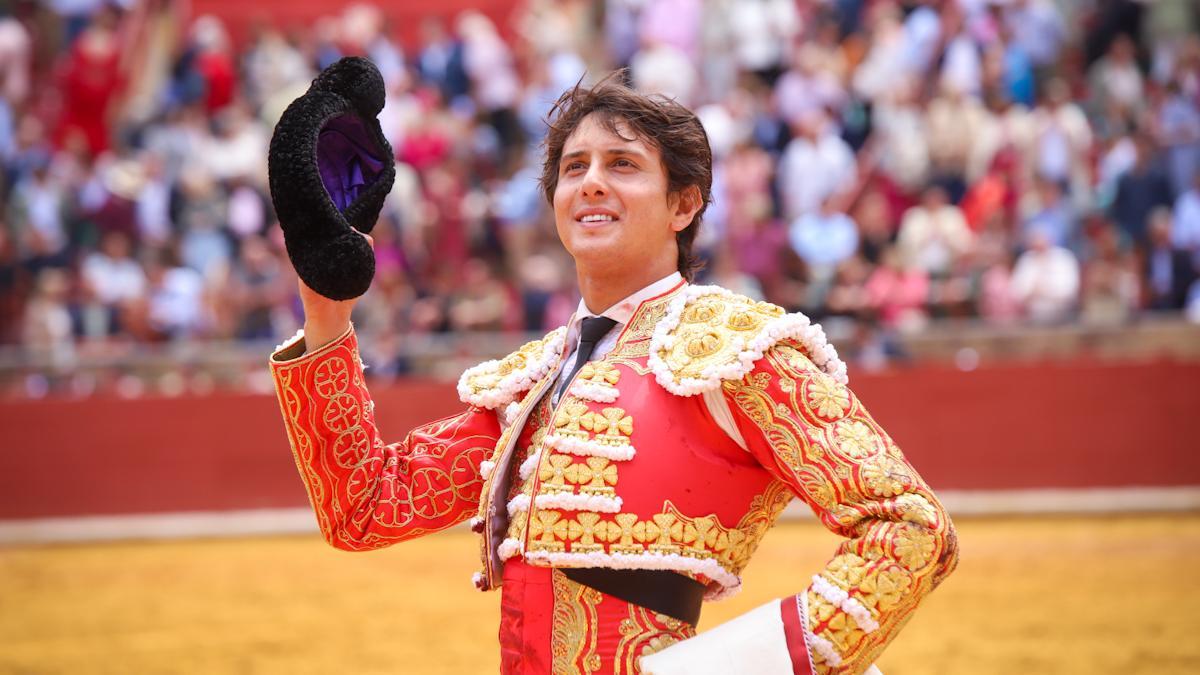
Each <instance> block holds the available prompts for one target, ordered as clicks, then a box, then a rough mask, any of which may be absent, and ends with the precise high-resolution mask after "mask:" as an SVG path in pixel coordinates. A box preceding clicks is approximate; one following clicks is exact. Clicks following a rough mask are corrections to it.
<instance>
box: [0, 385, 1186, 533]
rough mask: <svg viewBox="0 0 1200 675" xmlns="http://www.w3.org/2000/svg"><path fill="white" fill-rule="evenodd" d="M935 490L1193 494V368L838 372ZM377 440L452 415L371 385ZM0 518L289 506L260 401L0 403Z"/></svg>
mask: <svg viewBox="0 0 1200 675" xmlns="http://www.w3.org/2000/svg"><path fill="white" fill-rule="evenodd" d="M851 383H852V385H853V388H854V390H855V392H856V393H857V394H858V395H859V397H860V398H861V399H862V400H863V401H864V402H865V403H866V405H867V407H868V408H869V409H870V410H871V411H872V413H873V414H874V415H875V417H876V419H878V420H879V422H880V423H881V424H882V425H883V426H884V427H885V428H887V429H888V431H889V433H891V435H892V436H893V437H894V438H895V439H896V441H897V442H898V443H899V444H900V446H901V447H902V448H904V450H905V453H906V454H907V455H908V457H909V458H910V459H911V460H912V462H913V463H914V464H915V465H916V466H917V468H918V469H919V470H920V472H921V473H922V474H923V475H924V476H925V478H926V479H927V480H928V481H929V482H930V483H931V484H932V485H933V486H934V487H935V488H942V489H1014V488H1041V487H1046V488H1063V487H1067V488H1071V487H1113V486H1172V485H1200V364H1195V363H1190V364H1178V363H1166V362H1159V363H1148V364H1122V365H1113V364H1088V363H1073V364H1052V365H1045V366H1037V367H1034V366H1004V367H991V368H986V369H981V370H977V371H975V372H971V373H962V372H958V371H954V370H940V369H920V370H902V371H897V372H894V373H889V374H877V375H865V374H863V375H855V374H853V373H852V374H851ZM375 399H376V404H377V410H378V412H379V419H380V420H381V423H382V425H383V432H384V437H385V438H386V439H389V440H399V439H400V438H401V437H402V435H403V433H404V432H406V431H407V429H408V428H409V427H410V426H411V425H413V424H415V423H419V422H422V421H426V420H430V419H434V418H436V417H439V416H442V415H444V414H446V413H448V412H453V411H454V410H456V409H457V408H458V406H459V404H458V402H457V400H456V397H455V394H454V391H453V387H452V386H450V385H447V384H443V383H436V384H435V383H429V382H419V381H410V382H405V383H402V384H397V385H393V386H391V387H377V390H376V391H375ZM0 430H2V431H0V437H2V440H0V519H9V518H30V517H45V516H67V515H82V514H117V513H148V512H161V511H191V510H222V509H244V508H265V507H284V506H302V505H305V504H307V501H306V498H305V495H304V490H303V488H302V487H301V484H300V480H299V478H298V477H297V475H296V469H295V466H294V464H293V462H292V458H291V453H290V452H289V450H288V445H287V438H286V435H285V434H284V431H283V425H282V422H281V420H280V413H279V407H278V405H277V403H276V402H275V399H274V397H273V396H259V395H228V394H227V395H217V396H211V397H206V398H176V399H142V400H138V401H122V400H115V399H91V400H86V401H43V402H27V403H5V404H3V405H0Z"/></svg>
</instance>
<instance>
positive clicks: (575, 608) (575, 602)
mask: <svg viewBox="0 0 1200 675" xmlns="http://www.w3.org/2000/svg"><path fill="white" fill-rule="evenodd" d="M551 584H552V586H553V592H554V611H553V613H552V614H551V621H552V624H551V629H550V657H551V669H552V670H551V672H552V673H553V675H588V674H589V673H594V672H596V671H597V670H600V655H599V654H597V653H596V639H597V636H598V634H599V621H598V619H597V609H596V607H597V606H598V605H599V604H600V603H601V602H602V601H603V600H604V596H602V595H601V594H600V592H599V591H597V590H595V589H593V588H588V587H587V586H584V585H582V584H578V583H576V582H574V581H571V580H570V579H568V578H567V576H566V575H565V574H563V573H562V572H560V571H559V570H551Z"/></svg>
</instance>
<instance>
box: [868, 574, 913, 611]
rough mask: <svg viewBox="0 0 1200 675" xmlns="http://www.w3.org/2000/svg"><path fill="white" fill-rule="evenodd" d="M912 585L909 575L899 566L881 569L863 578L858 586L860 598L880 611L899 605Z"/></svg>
mask: <svg viewBox="0 0 1200 675" xmlns="http://www.w3.org/2000/svg"><path fill="white" fill-rule="evenodd" d="M910 586H911V583H910V581H909V575H908V573H907V572H905V571H904V570H902V569H900V568H897V567H886V568H883V569H879V570H877V571H875V572H874V573H872V574H870V575H868V576H867V578H866V579H863V581H862V583H861V584H860V585H859V587H858V593H859V595H858V599H859V601H861V602H862V603H863V604H864V605H866V606H868V607H870V608H872V609H875V610H877V611H880V612H886V611H889V610H891V609H892V608H894V607H896V606H898V605H899V604H900V601H901V600H903V599H904V596H905V595H906V594H907V593H908V589H909V587H910Z"/></svg>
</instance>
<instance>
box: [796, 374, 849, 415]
mask: <svg viewBox="0 0 1200 675" xmlns="http://www.w3.org/2000/svg"><path fill="white" fill-rule="evenodd" d="M806 393H807V396H806V398H805V400H806V401H807V403H808V408H809V410H812V411H813V412H815V413H816V414H817V415H818V416H820V417H823V418H825V419H828V420H833V419H838V418H840V417H841V416H842V415H845V414H846V411H847V410H849V409H850V395H849V394H848V393H847V391H846V388H845V387H844V386H842V385H840V384H838V383H837V382H836V381H835V380H834V379H833V378H832V377H829V376H828V375H825V374H814V375H813V377H812V378H811V379H809V381H808V384H807V392H806Z"/></svg>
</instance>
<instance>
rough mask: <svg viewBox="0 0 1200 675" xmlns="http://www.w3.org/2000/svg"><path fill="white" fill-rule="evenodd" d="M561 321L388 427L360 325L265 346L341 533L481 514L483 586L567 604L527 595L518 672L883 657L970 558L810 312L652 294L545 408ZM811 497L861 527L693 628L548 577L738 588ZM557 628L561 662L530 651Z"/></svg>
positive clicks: (727, 296) (302, 456)
mask: <svg viewBox="0 0 1200 675" xmlns="http://www.w3.org/2000/svg"><path fill="white" fill-rule="evenodd" d="M565 333H566V331H565V329H562V328H560V329H558V330H556V331H554V332H551V333H550V334H549V335H547V336H546V337H544V338H543V339H541V340H538V341H535V342H531V343H529V344H526V345H525V346H523V347H522V348H521V349H519V350H518V351H516V352H514V353H513V354H510V355H509V356H507V357H505V358H503V359H500V360H497V361H489V362H486V363H483V364H480V365H479V366H476V367H474V368H472V369H470V370H468V371H467V372H466V373H464V374H463V376H462V378H461V379H460V381H459V385H458V390H459V394H460V397H461V398H462V400H463V402H464V403H466V404H467V406H468V407H467V409H466V410H465V411H464V412H462V413H459V414H458V415H454V416H452V417H448V418H445V419H442V420H438V421H436V422H432V423H430V424H427V425H424V426H422V427H419V428H417V429H414V430H413V431H412V432H410V433H409V435H408V437H407V438H406V439H405V440H404V441H402V442H400V443H394V444H390V445H389V444H385V443H384V442H383V441H382V440H381V439H380V438H379V435H378V433H377V431H376V427H375V420H374V405H373V403H372V401H371V398H370V396H369V394H368V392H367V389H366V387H365V385H364V383H363V371H362V362H361V360H360V358H359V355H358V350H357V343H356V338H355V335H354V333H353V330H352V329H351V330H350V331H348V332H347V333H346V334H345V335H344V336H342V337H341V338H340V339H338V340H336V341H334V342H332V343H330V344H328V345H326V346H324V347H322V348H320V349H317V350H315V351H313V352H311V353H307V354H304V353H303V342H302V341H301V340H298V339H297V340H294V341H292V342H291V343H285V345H284V346H282V347H281V348H280V349H279V350H278V351H276V353H275V354H274V355H273V357H272V359H271V369H272V373H273V374H274V377H275V382H276V388H277V392H278V396H279V401H280V405H281V408H282V411H283V417H284V421H285V424H286V427H287V431H288V436H289V439H290V441H291V446H292V450H293V453H294V455H295V459H296V464H297V467H298V469H299V471H300V475H301V477H302V478H303V479H304V483H305V485H306V487H307V489H308V493H309V497H310V499H311V501H312V504H313V507H314V510H315V511H316V514H317V520H318V523H319V525H320V528H321V532H322V533H323V534H324V536H325V538H326V539H327V540H328V541H329V543H330V544H332V545H334V546H336V547H338V548H343V549H347V550H366V549H374V548H379V547H382V546H387V545H390V544H393V543H396V542H400V541H404V540H406V539H411V538H413V537H417V536H420V535H423V534H426V533H429V532H434V531H437V530H441V529H444V528H447V527H450V526H452V525H454V524H456V523H459V522H461V521H463V520H467V519H471V522H472V526H473V529H475V531H477V532H479V533H480V535H481V536H480V542H481V560H482V570H481V571H480V572H479V573H478V574H477V575H476V579H475V582H476V585H477V586H478V587H480V588H481V589H484V590H486V589H491V588H497V587H503V588H504V590H505V592H506V594H507V593H509V591H510V587H512V588H516V587H517V586H518V584H519V585H520V588H521V589H522V593H523V594H524V595H523V596H522V597H523V600H521V599H518V598H517V597H516V593H515V591H514V592H513V598H512V602H511V603H510V602H508V598H507V597H506V601H505V602H504V603H502V604H504V606H505V607H506V609H505V610H504V613H505V615H506V617H507V616H508V613H509V611H510V610H511V611H512V612H516V613H517V614H520V613H521V611H522V610H521V609H520V608H519V607H516V605H518V604H520V603H521V602H524V603H525V604H528V603H529V602H531V601H530V598H532V597H535V596H536V597H544V598H545V602H547V603H550V604H552V605H553V607H552V609H549V610H547V611H545V612H540V613H538V614H537V615H536V617H534V616H533V615H531V614H529V613H528V612H525V613H524V614H520V615H521V616H522V617H524V618H523V619H521V620H520V621H521V622H523V623H522V625H524V626H525V628H524V630H526V631H529V630H533V628H531V626H532V627H537V626H540V627H541V628H538V630H542V629H544V631H543V632H544V633H545V635H544V638H545V639H544V641H543V639H542V638H541V637H535V638H530V637H529V636H528V635H525V636H524V637H518V636H516V635H517V634H516V633H514V632H512V631H511V630H509V631H508V632H506V630H507V629H505V628H503V627H502V632H501V637H502V642H504V641H505V640H506V638H505V636H506V635H508V636H509V637H508V638H507V640H508V641H510V642H518V641H519V642H521V645H520V646H519V648H518V647H514V646H513V645H508V648H509V649H510V651H511V652H512V653H513V654H515V656H511V659H513V660H512V662H511V664H509V661H508V660H507V659H508V657H505V659H502V661H504V664H509V665H505V666H504V667H503V669H504V670H505V671H506V672H547V671H552V672H556V673H557V672H587V673H597V672H605V673H609V672H653V673H667V674H669V673H704V672H711V673H727V672H746V673H773V672H779V673H793V672H796V673H801V672H804V673H807V672H812V673H860V672H865V671H866V670H867V669H868V668H870V667H871V664H872V663H873V661H874V660H875V658H876V657H877V656H878V655H879V653H880V652H881V651H882V650H883V648H884V647H885V645H887V643H888V642H889V641H890V640H891V639H892V638H893V637H895V635H896V634H897V632H898V631H899V630H900V628H901V627H902V626H903V625H904V623H905V622H906V621H907V620H908V619H909V617H910V616H911V615H912V613H913V611H914V610H915V609H916V607H917V605H918V603H919V602H920V601H921V599H922V598H924V596H925V595H926V594H927V593H929V592H930V591H931V590H932V589H933V588H934V587H936V586H937V585H938V584H939V583H940V582H941V580H942V579H943V578H944V577H945V576H946V575H947V574H948V573H949V572H950V571H951V570H952V569H953V568H954V566H955V563H956V560H957V548H956V542H955V534H954V529H953V526H952V524H951V522H950V520H949V518H948V516H947V514H946V512H945V510H944V509H943V508H942V506H941V504H940V503H939V502H938V500H937V498H936V497H935V496H934V494H933V493H932V492H931V491H930V489H929V488H928V486H927V485H926V484H925V483H924V482H923V481H922V480H921V478H920V477H919V476H918V475H917V473H916V471H914V470H913V468H912V467H911V466H910V465H909V464H908V462H907V461H906V460H905V458H904V456H903V454H902V453H901V452H900V449H899V448H898V447H897V446H896V444H895V443H893V442H892V440H891V439H890V438H889V437H888V436H887V434H886V433H885V432H884V431H883V430H882V429H881V428H880V427H879V425H877V424H876V423H875V421H874V420H873V419H871V417H870V415H869V414H868V413H867V411H866V410H865V409H864V408H863V406H862V405H861V404H860V403H859V401H858V400H857V399H856V398H855V396H854V394H853V393H852V392H851V391H850V390H849V389H848V388H847V387H846V375H845V366H844V365H843V364H842V363H841V361H839V360H838V358H837V355H836V353H835V352H834V350H833V348H832V346H831V345H829V344H827V343H826V341H825V338H824V335H823V333H822V332H821V330H820V328H819V327H818V326H816V325H812V324H810V323H809V321H808V319H807V318H806V317H804V316H802V315H799V314H786V313H785V312H784V311H783V310H782V309H780V308H778V307H776V306H773V305H770V304H767V303H761V302H754V301H752V300H749V299H747V298H744V297H741V296H737V295H735V294H733V293H730V292H729V291H726V290H724V289H721V288H717V287H704V286H689V285H686V284H682V283H681V284H679V285H678V286H676V287H675V288H674V289H672V290H670V291H669V292H667V293H665V294H663V295H660V296H658V297H654V298H650V299H649V300H646V301H644V302H642V303H641V304H640V305H639V306H638V308H637V310H636V311H635V312H634V314H633V316H632V318H631V319H630V320H629V322H628V323H627V324H626V325H625V326H624V329H623V330H622V332H621V334H620V336H619V338H618V339H617V343H616V346H615V347H614V348H613V349H612V350H611V351H609V352H608V353H607V354H606V355H604V356H603V357H602V358H599V359H597V360H594V361H592V362H590V363H588V364H587V365H585V366H584V367H583V368H582V369H581V370H580V371H579V372H578V374H577V375H576V376H575V377H574V379H573V380H572V382H571V383H570V386H569V388H568V389H567V390H566V393H565V394H564V395H563V396H562V397H561V399H560V400H558V401H557V403H556V404H554V405H550V403H549V401H550V400H551V399H550V397H548V396H545V395H544V394H545V393H546V392H547V391H548V390H549V389H550V388H551V387H552V385H553V383H554V382H555V377H556V375H557V373H558V372H559V371H560V369H561V368H562V366H563V363H562V362H563V360H564V357H565V355H566V352H567V351H569V350H567V349H566V346H565V342H566V339H565V338H566V335H565ZM301 354H302V355H301ZM714 406H717V408H716V409H720V410H723V411H725V414H723V417H724V423H723V424H722V423H719V422H718V421H717V419H716V416H715V415H714V414H713V410H714ZM796 497H798V498H800V499H801V500H803V501H804V502H805V503H806V504H807V505H808V506H809V507H810V508H811V509H812V510H813V512H814V513H815V514H816V515H817V517H818V519H819V520H820V522H821V523H822V524H823V525H824V526H825V527H827V528H828V529H829V530H831V531H833V532H835V533H837V534H839V535H841V536H842V537H844V538H845V541H844V542H843V543H842V544H841V545H840V546H839V547H838V549H837V551H835V553H834V555H833V556H832V558H831V559H830V560H829V562H828V564H827V565H826V567H825V568H824V569H823V570H820V571H818V573H817V574H814V575H813V576H812V577H811V579H810V580H809V581H808V582H807V583H805V584H804V588H801V589H798V591H799V592H798V594H797V595H795V596H792V597H788V598H784V599H782V600H779V601H775V602H773V603H770V604H768V605H765V606H763V607H760V608H759V609H757V610H754V611H753V612H750V613H748V614H746V615H743V616H742V617H739V618H738V619H735V620H734V621H731V622H729V623H727V624H725V625H722V626H719V627H717V628H716V629H714V630H711V631H708V632H707V633H705V634H703V635H701V636H699V637H696V638H691V639H687V638H689V637H691V635H692V634H693V633H692V632H691V631H690V630H688V629H689V628H690V627H688V626H686V625H685V626H683V627H682V628H681V627H680V626H678V625H677V624H678V622H675V624H671V623H670V621H671V620H669V618H668V617H663V616H657V617H646V616H643V617H642V618H643V619H645V620H644V621H641V622H640V623H638V622H635V623H638V626H639V628H638V630H642V629H645V630H644V631H643V632H642V633H638V635H642V636H643V637H639V638H637V639H634V638H633V636H634V633H635V632H636V631H634V629H633V628H630V625H632V624H628V622H627V623H626V624H622V623H621V621H620V620H618V619H617V618H606V617H626V616H627V617H633V618H636V617H637V616H638V614H637V608H635V607H625V606H620V607H617V608H616V609H614V608H613V607H614V606H615V605H613V603H619V601H616V600H615V599H613V598H609V597H608V596H601V595H600V594H598V593H596V592H591V593H589V592H588V591H590V589H586V588H585V587H579V586H578V585H573V582H570V580H567V579H566V578H565V577H562V576H561V575H558V576H553V577H551V576H546V577H544V578H540V579H539V578H537V577H536V575H537V574H543V575H550V574H552V573H551V572H550V571H549V570H551V569H555V568H564V567H615V568H642V569H669V570H674V571H677V572H680V573H683V574H687V575H689V576H691V577H692V578H694V579H697V580H700V581H701V582H703V583H705V584H706V585H707V586H708V594H707V596H708V598H709V599H719V598H722V597H727V596H728V595H730V594H732V593H735V592H737V590H738V588H739V585H740V575H741V573H742V570H743V569H744V568H745V566H746V564H747V563H748V562H749V560H750V558H751V556H752V555H753V553H754V550H755V548H756V547H757V546H758V544H759V542H760V541H761V539H762V537H763V535H764V534H765V533H766V531H767V530H768V529H770V527H771V526H772V524H773V523H774V522H775V520H776V518H777V517H778V516H779V514H780V512H781V511H782V510H783V508H784V507H785V506H786V504H787V503H788V502H789V501H790V500H792V499H793V498H796ZM539 584H541V585H540V586H539ZM537 588H543V589H544V592H543V591H538V592H539V593H542V595H536V594H532V595H531V593H533V591H529V590H528V589H537ZM589 599H590V602H589ZM604 602H608V603H610V604H609V605H605V604H603V603H604ZM510 604H511V605H513V607H510ZM514 616H515V615H514ZM652 619H653V620H652ZM506 620H507V619H506ZM514 620H516V619H514ZM630 620H632V619H630ZM655 621H657V623H655ZM606 622H607V623H606ZM607 624H611V625H607ZM643 624H644V625H643ZM652 624H653V625H652ZM622 625H623V626H624V627H623V628H622ZM572 627H573V628H572ZM569 629H570V630H569ZM622 631H625V632H624V633H622ZM645 631H650V632H645ZM654 631H657V632H656V633H655V632H654ZM652 635H653V637H651V636H652ZM589 636H590V637H589ZM597 636H599V637H597ZM622 636H624V637H622ZM609 637H611V638H612V639H609ZM643 638H644V639H643ZM543 642H544V645H543ZM542 646H544V648H545V652H546V653H545V654H544V655H543V656H544V658H541V660H538V659H534V660H533V661H529V662H526V664H525V666H524V667H523V668H524V669H522V667H519V663H518V662H519V661H520V659H522V658H533V657H532V656H530V657H523V656H521V654H522V653H524V652H530V651H537V650H539V649H541V647H542ZM501 647H502V653H505V652H504V649H505V648H506V645H504V644H502V645H501ZM539 658H540V657H539ZM534 662H536V663H538V664H540V665H538V666H536V667H534V666H531V665H529V664H530V663H534ZM502 665H503V664H502ZM509 666H511V667H509Z"/></svg>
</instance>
